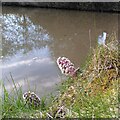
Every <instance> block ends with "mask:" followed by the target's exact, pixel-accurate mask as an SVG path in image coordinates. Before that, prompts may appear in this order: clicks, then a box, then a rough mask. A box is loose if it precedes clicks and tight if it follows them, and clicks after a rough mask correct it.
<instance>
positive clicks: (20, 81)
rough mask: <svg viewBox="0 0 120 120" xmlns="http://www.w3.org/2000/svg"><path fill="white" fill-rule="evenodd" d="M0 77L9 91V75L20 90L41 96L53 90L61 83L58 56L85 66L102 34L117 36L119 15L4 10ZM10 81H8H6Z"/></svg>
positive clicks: (50, 10) (64, 11)
mask: <svg viewBox="0 0 120 120" xmlns="http://www.w3.org/2000/svg"><path fill="white" fill-rule="evenodd" d="M2 12H3V17H2V18H3V32H2V33H3V40H2V48H3V51H2V53H3V55H2V56H1V58H2V60H3V64H2V66H0V67H1V68H2V71H3V72H2V73H3V75H2V77H3V81H4V83H5V86H6V88H7V89H8V90H11V89H12V82H11V78H10V73H11V74H12V77H13V79H14V81H15V83H16V84H17V85H18V87H19V86H22V89H23V91H26V90H28V88H29V86H30V88H31V89H32V90H33V91H34V90H36V93H37V94H39V95H40V96H43V95H47V94H48V93H50V92H54V91H55V87H56V84H58V83H60V82H61V78H62V77H61V76H62V75H61V73H60V71H59V69H58V67H57V65H56V59H57V58H58V57H59V56H66V57H68V58H69V59H70V60H71V61H72V62H73V63H74V64H75V66H76V67H77V66H81V65H82V64H84V62H85V60H86V57H87V55H88V54H89V52H90V47H96V45H97V38H98V35H99V34H101V33H102V32H103V31H106V32H107V33H109V34H111V33H112V32H116V33H118V14H115V13H114V14H112V13H97V12H83V11H72V10H70V11H69V10H56V9H41V8H21V7H3V10H2ZM8 80H9V81H8Z"/></svg>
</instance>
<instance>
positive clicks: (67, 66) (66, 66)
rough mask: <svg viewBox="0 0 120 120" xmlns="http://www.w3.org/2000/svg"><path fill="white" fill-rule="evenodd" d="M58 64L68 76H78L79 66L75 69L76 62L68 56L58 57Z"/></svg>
mask: <svg viewBox="0 0 120 120" xmlns="http://www.w3.org/2000/svg"><path fill="white" fill-rule="evenodd" d="M57 65H58V67H59V68H60V70H61V72H62V74H65V75H68V76H71V77H73V76H76V75H77V71H78V70H79V68H77V69H75V67H74V64H73V63H72V62H71V61H70V60H69V59H68V58H66V57H59V58H58V59H57Z"/></svg>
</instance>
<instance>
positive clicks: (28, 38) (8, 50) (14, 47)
mask: <svg viewBox="0 0 120 120" xmlns="http://www.w3.org/2000/svg"><path fill="white" fill-rule="evenodd" d="M2 18H3V20H2V21H3V48H4V49H3V56H9V55H13V54H16V52H17V51H19V50H22V52H23V53H24V54H25V53H27V52H28V51H31V50H32V49H33V48H41V47H45V46H46V44H47V43H48V42H50V40H51V38H50V35H49V34H48V32H47V31H46V30H45V29H43V28H42V26H40V25H34V24H33V23H32V21H31V20H30V19H29V17H27V16H26V15H18V14H3V16H2Z"/></svg>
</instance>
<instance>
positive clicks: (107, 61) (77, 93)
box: [3, 34, 120, 118]
mask: <svg viewBox="0 0 120 120" xmlns="http://www.w3.org/2000/svg"><path fill="white" fill-rule="evenodd" d="M106 41H107V44H106V46H98V47H97V48H96V49H93V52H92V54H91V57H90V61H88V62H87V63H86V66H85V67H84V69H83V70H82V73H80V74H79V75H78V77H76V78H68V80H66V81H64V82H63V83H61V85H60V87H59V90H60V94H59V95H58V96H56V97H53V99H52V100H51V101H52V102H51V103H50V104H49V105H46V106H45V104H44V103H45V99H43V100H42V104H41V106H40V108H37V109H34V108H27V107H26V106H24V102H23V100H22V95H21V94H22V92H21V91H22V90H21V91H18V92H17V93H19V95H17V96H18V97H17V98H14V99H13V97H10V96H9V94H8V92H7V91H6V90H5V91H4V95H5V97H4V101H5V102H4V104H3V117H7V118H11V117H15V118H16V117H18V118H26V117H27V118H46V117H49V118H117V117H118V104H119V103H118V102H119V101H118V100H120V98H119V99H118V85H119V84H118V80H119V79H120V77H119V74H118V70H119V67H120V63H119V61H118V41H117V40H116V37H115V34H112V35H111V36H109V38H108V39H107V40H106ZM4 89H5V88H4Z"/></svg>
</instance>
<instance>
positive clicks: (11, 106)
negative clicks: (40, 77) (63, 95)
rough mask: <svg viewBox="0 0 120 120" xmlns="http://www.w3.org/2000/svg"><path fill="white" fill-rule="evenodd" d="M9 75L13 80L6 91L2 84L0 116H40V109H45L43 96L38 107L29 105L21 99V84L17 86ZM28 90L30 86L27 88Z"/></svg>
mask: <svg viewBox="0 0 120 120" xmlns="http://www.w3.org/2000/svg"><path fill="white" fill-rule="evenodd" d="M10 76H11V80H12V82H13V89H12V91H8V90H7V89H6V88H5V86H4V85H3V96H2V99H3V100H2V117H3V118H38V117H39V118H40V117H41V116H40V111H44V110H46V107H45V97H43V98H41V105H40V107H37V108H36V107H34V106H29V105H27V104H26V102H25V101H24V100H23V97H22V96H23V91H22V86H19V88H18V87H17V85H16V84H15V82H14V79H13V77H12V75H11V74H10ZM29 90H30V88H29Z"/></svg>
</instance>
